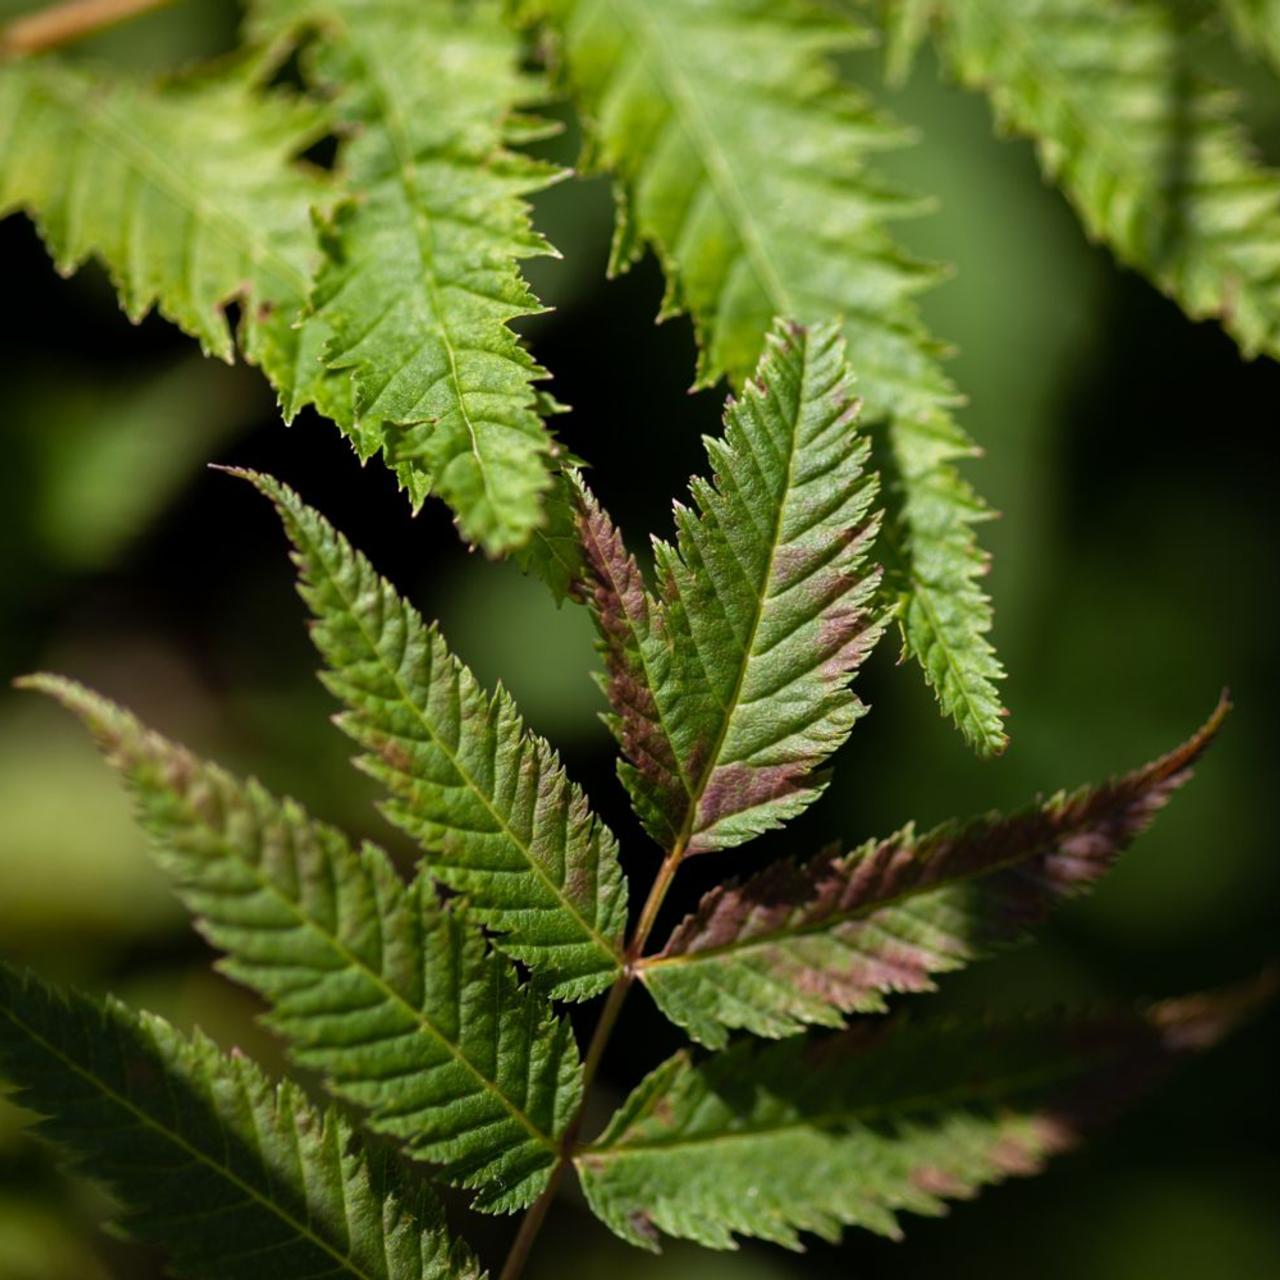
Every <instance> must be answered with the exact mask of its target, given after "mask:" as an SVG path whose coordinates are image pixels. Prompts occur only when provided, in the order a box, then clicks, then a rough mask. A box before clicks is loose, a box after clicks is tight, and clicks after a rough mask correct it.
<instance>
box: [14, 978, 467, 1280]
mask: <svg viewBox="0 0 1280 1280" xmlns="http://www.w3.org/2000/svg"><path fill="white" fill-rule="evenodd" d="M0 1075H3V1076H4V1077H5V1078H6V1079H7V1080H8V1081H9V1082H10V1083H11V1084H13V1085H15V1086H16V1087H17V1090H18V1093H17V1097H18V1100H19V1101H21V1102H22V1104H23V1105H24V1106H27V1107H30V1108H31V1109H32V1110H34V1111H37V1112H40V1113H42V1114H43V1115H44V1116H45V1117H47V1118H46V1119H44V1120H42V1121H41V1122H40V1124H39V1126H38V1129H37V1132H39V1133H40V1134H41V1135H43V1136H45V1137H47V1138H49V1139H51V1140H52V1141H54V1142H56V1143H57V1144H58V1145H59V1146H60V1147H62V1148H64V1149H65V1150H66V1151H68V1152H70V1153H72V1154H73V1155H74V1156H76V1157H77V1158H78V1160H79V1161H80V1163H81V1164H82V1165H83V1167H84V1168H85V1169H86V1170H87V1171H88V1172H90V1173H92V1174H93V1175H94V1176H95V1177H98V1178H102V1179H104V1180H105V1181H106V1182H107V1183H108V1184H109V1185H110V1186H111V1188H112V1189H113V1191H115V1193H116V1194H117V1196H118V1197H119V1199H120V1200H121V1201H122V1202H123V1204H124V1206H125V1207H124V1209H123V1210H122V1211H121V1214H120V1219H119V1222H120V1225H121V1226H122V1227H123V1228H124V1229H125V1230H126V1231H127V1232H128V1233H129V1234H130V1235H131V1236H133V1237H134V1238H136V1239H139V1240H145V1241H149V1242H152V1243H156V1244H160V1245H162V1246H164V1248H165V1249H166V1250H167V1252H168V1255H169V1260H170V1263H171V1266H172V1268H173V1271H172V1274H174V1275H179V1276H188V1277H204V1278H205V1280H278V1278H279V1277H282V1276H333V1277H338V1276H346V1277H353V1278H358V1280H480V1268H479V1266H478V1265H477V1264H476V1262H475V1260H474V1259H473V1258H472V1257H471V1256H470V1254H469V1253H468V1252H467V1251H466V1249H465V1248H464V1247H463V1246H462V1245H460V1244H455V1243H451V1242H450V1240H449V1239H448V1236H447V1235H446V1232H445V1225H444V1215H443V1213H442V1210H441V1208H440V1205H439V1203H438V1202H437V1201H436V1199H435V1197H434V1196H433V1195H431V1194H430V1192H429V1191H428V1190H427V1189H426V1188H425V1187H423V1186H421V1185H420V1184H419V1185H414V1184H412V1183H410V1182H409V1180H408V1179H407V1178H405V1177H404V1176H403V1175H402V1173H401V1172H400V1170H399V1169H398V1168H397V1166H396V1164H395V1163H394V1162H393V1160H391V1159H390V1158H389V1157H388V1155H387V1153H386V1152H384V1151H366V1150H364V1149H363V1147H362V1145H361V1144H360V1143H359V1141H358V1139H357V1138H356V1137H355V1135H354V1134H353V1133H352V1130H351V1127H350V1125H349V1124H348V1123H347V1122H346V1121H345V1120H343V1119H342V1118H341V1117H340V1116H339V1115H337V1114H336V1113H334V1112H327V1113H324V1114H321V1113H320V1112H318V1111H316V1110H315V1109H313V1108H312V1107H311V1105H310V1104H309V1103H308V1102H307V1100H306V1099H305V1097H304V1096H303V1094H302V1092H301V1090H299V1089H298V1088H297V1087H296V1086H295V1085H293V1084H292V1083H289V1082H287V1081H286V1082H285V1083H284V1084H282V1085H280V1086H278V1087H277V1086H273V1085H272V1084H271V1083H270V1082H269V1081H268V1080H267V1079H266V1077H265V1076H264V1075H263V1074H262V1072H261V1071H260V1070H259V1069H258V1068H257V1067H255V1066H254V1065H253V1063H252V1062H250V1061H249V1060H248V1059H247V1058H245V1057H244V1056H243V1055H242V1054H231V1055H224V1054H222V1053H220V1052H219V1051H218V1049H217V1047H216V1046H215V1045H214V1044H213V1043H212V1042H211V1041H209V1040H208V1039H206V1038H205V1037H204V1036H202V1035H200V1034H198V1033H197V1035H196V1036H195V1037H194V1038H193V1039H190V1040H188V1039H186V1038H184V1037H183V1036H181V1035H179V1034H178V1032H176V1031H175V1030H174V1029H173V1028H172V1027H170V1026H168V1025H167V1024H166V1023H165V1022H163V1021H162V1020H161V1019H159V1018H156V1017H154V1016H150V1015H147V1014H141V1015H139V1014H135V1013H133V1012H132V1011H130V1010H129V1009H127V1008H126V1007H125V1006H124V1005H122V1004H121V1003H119V1002H118V1001H116V1000H108V1001H107V1002H106V1003H105V1004H99V1003H98V1002H96V1001H92V1000H89V999H86V998H85V997H83V996H79V995H69V996H63V995H60V994H57V993H55V992H53V991H51V990H50V989H49V988H48V987H46V986H45V985H44V984H43V983H41V982H40V981H38V980H37V979H36V978H34V977H29V976H26V977H24V976H19V975H18V974H16V973H14V972H13V970H11V969H10V968H8V967H7V966H4V965H0Z"/></svg>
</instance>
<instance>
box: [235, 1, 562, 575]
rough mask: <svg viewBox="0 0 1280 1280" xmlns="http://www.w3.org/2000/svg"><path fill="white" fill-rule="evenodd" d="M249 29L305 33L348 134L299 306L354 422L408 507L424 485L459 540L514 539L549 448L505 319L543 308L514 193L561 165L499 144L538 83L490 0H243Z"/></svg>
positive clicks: (528, 521)
mask: <svg viewBox="0 0 1280 1280" xmlns="http://www.w3.org/2000/svg"><path fill="white" fill-rule="evenodd" d="M253 25H254V29H255V31H257V32H258V33H260V34H278V32H279V31H281V30H284V31H290V30H292V29H293V28H296V27H299V26H313V27H315V28H318V30H319V33H320V34H319V39H318V44H317V46H316V48H315V51H314V55H315V56H314V57H313V58H312V59H311V60H310V62H309V64H308V65H309V67H310V70H311V73H312V75H311V78H312V79H313V80H315V81H317V82H318V83H319V84H320V85H321V86H322V87H323V88H324V89H326V90H327V91H328V92H330V93H331V94H333V95H334V105H335V110H336V113H337V116H338V120H339V123H340V125H341V126H342V127H343V128H344V129H346V130H347V131H349V133H350V141H348V142H347V144H346V145H345V147H344V148H343V151H342V162H343V166H344V169H345V174H346V179H347V182H348V184H349V185H350V187H351V189H352V190H353V191H354V192H355V193H357V194H356V197H355V198H353V199H352V200H351V201H350V202H349V203H348V204H346V205H345V206H344V207H343V208H342V209H341V210H340V211H339V213H338V215H337V218H336V221H335V223H334V225H333V227H332V228H331V229H330V232H329V243H328V245H327V250H328V253H327V257H326V261H325V265H324V268H323V270H322V271H321V273H320V276H319V279H318V281H317V286H316V299H315V301H316V307H317V311H318V315H319V318H320V319H321V320H322V321H323V322H324V323H325V324H326V325H327V326H328V328H329V331H330V334H331V337H330V340H329V344H328V347H327V349H326V351H325V358H326V360H327V361H328V363H329V365H330V366H331V367H333V368H336V369H349V370H350V371H351V375H352V377H353V379H354V387H355V412H356V418H357V424H358V428H357V429H360V428H361V427H364V426H366V425H367V424H374V425H373V427H372V432H373V434H372V435H371V436H370V443H372V442H373V439H374V438H375V437H376V439H378V440H379V441H380V447H381V449H382V451H383V452H384V454H385V455H386V459H387V462H388V464H389V465H390V466H392V467H393V468H394V469H395V471H396V473H397V474H398V476H399V477H400V481H401V483H402V484H403V486H404V487H405V488H406V489H407V490H408V492H409V495H410V497H411V499H412V501H413V502H414V504H415V505H417V504H419V503H421V501H422V500H423V498H424V497H425V496H426V494H427V493H429V492H431V491H434V492H436V493H438V494H439V495H440V496H441V497H442V498H444V500H445V501H446V502H448V503H449V505H450V506H451V507H452V508H453V510H454V511H455V512H456V513H457V518H458V526H459V528H460V529H461V531H462V533H463V535H464V536H465V537H466V538H467V539H468V540H469V541H472V542H476V543H479V544H480V545H482V546H483V547H484V548H485V549H486V550H488V551H490V552H491V553H494V554H498V553H502V552H506V551H510V550H512V549H514V548H517V547H520V546H522V545H524V544H525V543H526V542H527V541H528V540H529V537H530V533H531V531H532V530H533V529H534V528H535V527H537V526H538V525H540V524H541V523H542V520H543V516H542V510H541V497H542V495H543V494H544V493H545V491H546V490H547V488H548V487H549V485H550V483H551V462H550V456H551V453H552V452H553V445H552V441H551V438H550V436H549V435H548V433H547V430H546V427H545V426H544V424H543V422H542V419H541V417H540V416H539V414H538V412H537V406H536V397H535V392H534V382H535V380H536V379H539V378H543V377H545V376H546V374H545V371H544V370H542V369H540V368H539V367H538V366H537V365H536V364H535V363H534V361H533V359H532V358H531V357H530V356H529V353H528V352H527V351H526V350H525V349H524V347H523V346H522V345H521V344H520V342H519V340H518V339H517V337H516V336H515V334H514V333H513V332H512V331H511V329H510V328H509V327H508V325H509V322H510V321H511V320H513V319H515V318H516V317H518V316H525V315H532V314H534V313H536V312H538V311H540V310H541V309H542V308H541V306H540V304H539V303H538V301H537V299H536V298H535V297H534V296H533V294H532V293H530V291H529V289H528V287H527V286H526V284H525V283H524V281H523V280H522V279H521V277H520V273H519V271H518V269H517V264H518V262H519V260H520V259H521V258H527V257H531V256H534V255H538V254H546V253H550V252H552V251H551V250H550V248H549V246H548V245H547V243H546V241H545V240H543V238H542V237H541V236H540V235H538V234H537V233H536V232H534V230H533V229H532V226H531V224H530V220H529V209H528V206H527V204H526V203H525V200H524V198H523V197H525V196H526V195H528V194H529V193H530V192H533V191H537V190H539V189H541V188H543V187H545V186H547V185H548V184H549V183H551V182H553V181H555V180H557V178H558V177H559V176H561V171H560V170H558V169H556V168H555V167H554V166H551V165H547V164H543V163H540V162H537V161H534V160H531V159H529V158H528V157H527V156H521V155H517V154H515V153H514V152H511V151H509V150H507V149H506V147H505V144H506V142H507V141H508V140H509V138H510V137H512V136H513V133H514V130H515V129H516V128H517V127H518V126H519V124H520V120H519V118H518V117H514V116H513V111H514V109H515V108H517V107H519V106H520V105H522V104H524V103H526V102H528V101H531V100H532V99H534V98H535V97H536V96H538V95H539V94H540V93H541V87H540V86H539V85H538V84H537V83H536V82H535V81H534V80H533V79H532V78H531V77H530V76H527V75H525V74H524V73H522V72H521V71H520V70H519V56H520V51H519V42H518V40H517V38H516V37H515V36H513V35H512V34H511V33H510V32H509V31H508V30H507V29H506V27H505V25H504V24H503V21H502V16H501V3H500V0H479V2H478V3H473V4H467V5H463V6H459V5H457V4H452V3H448V2H447V0H258V3H257V5H256V9H255V21H254V24H253ZM367 447H368V446H367V445H366V448H367Z"/></svg>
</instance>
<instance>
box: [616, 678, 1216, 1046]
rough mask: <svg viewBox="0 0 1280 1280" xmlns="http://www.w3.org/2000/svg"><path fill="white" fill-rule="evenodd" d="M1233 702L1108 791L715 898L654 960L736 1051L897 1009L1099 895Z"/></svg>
mask: <svg viewBox="0 0 1280 1280" xmlns="http://www.w3.org/2000/svg"><path fill="white" fill-rule="evenodd" d="M1226 709H1227V704H1226V703H1225V702H1223V703H1221V704H1220V705H1219V706H1218V709H1217V710H1216V711H1215V712H1214V714H1213V716H1212V717H1211V718H1210V719H1209V720H1208V721H1207V722H1206V724H1205V725H1204V726H1203V727H1202V728H1201V729H1200V730H1198V731H1197V733H1196V734H1195V735H1194V736H1193V737H1191V738H1190V739H1189V740H1188V741H1187V742H1185V743H1183V744H1182V746H1180V747H1178V748H1177V749H1176V750H1174V751H1171V752H1170V753H1169V754H1167V755H1165V756H1163V757H1161V758H1160V759H1159V760H1156V761H1154V762H1153V763H1151V764H1149V765H1146V766H1145V767H1144V768H1141V769H1137V770H1135V771H1134V772H1132V773H1129V774H1126V775H1124V776H1122V777H1119V778H1115V779H1112V780H1111V781H1110V782H1107V783H1105V784H1103V785H1102V786H1098V787H1083V788H1081V789H1080V790H1078V791H1075V792H1072V793H1071V794H1069V795H1068V794H1063V793H1059V794H1058V795H1055V796H1053V797H1051V798H1050V799H1049V800H1046V801H1044V802H1042V803H1039V804H1035V805H1032V806H1030V807H1029V808H1026V809H1023V810H1022V811H1021V812H1018V813H1015V814H1012V815H1010V816H1008V817H1006V816H1003V815H1001V814H989V815H987V816H985V817H982V818H978V819H975V820H973V821H970V822H967V823H963V824H960V823H948V824H946V825H944V826H941V827H938V828H936V829H935V830H933V831H930V832H929V833H928V834H927V835H923V836H916V835H915V833H914V832H913V831H912V830H911V828H907V829H906V830H905V831H901V832H899V833H897V834H896V835H894V836H891V837H889V839H887V840H880V841H872V842H870V843H868V844H866V845H864V846H863V847H862V848H860V849H857V850H855V851H854V852H852V853H843V854H842V853H840V852H839V851H832V852H829V853H824V854H822V855H821V856H819V857H817V858H815V859H813V860H812V861H810V862H807V863H801V864H797V863H795V862H790V861H783V862H778V863H774V864H772V865H771V866H769V867H767V868H765V869H764V870H763V871H761V872H760V873H759V874H757V875H755V876H753V877H752V878H751V879H749V880H747V881H746V882H745V883H743V884H738V885H724V886H721V887H719V888H716V889H713V890H712V891H711V892H710V893H708V894H707V896H706V897H705V898H704V899H703V900H702V902H701V904H700V905H699V907H698V910H697V911H696V912H694V913H693V914H692V915H690V916H688V917H687V918H686V919H685V920H684V921H683V922H682V923H681V924H680V925H679V926H678V927H677V928H676V930H675V932H674V933H673V934H672V936H671V939H670V941H669V942H668V943H667V945H666V947H665V948H664V950H663V951H662V952H661V953H660V954H659V955H657V956H654V957H652V958H651V959H648V960H645V961H642V962H641V969H640V976H641V978H642V979H643V981H644V983H645V985H646V986H647V987H648V988H649V990H650V992H651V993H652V994H653V997H654V999H655V1000H656V1001H657V1003H658V1004H659V1006H661V1008H662V1009H663V1011H664V1012H665V1013H666V1014H667V1016H668V1017H670V1018H671V1019H672V1020H673V1021H675V1022H677V1023H679V1024H680V1025H681V1026H682V1027H684V1028H685V1029H686V1030H687V1031H688V1032H689V1034H690V1035H692V1036H693V1037H694V1039H696V1040H699V1041H701V1042H702V1043H704V1044H707V1045H710V1046H712V1047H720V1046H721V1045H723V1044H724V1043H725V1042H726V1040H727V1039H728V1032H729V1030H730V1029H732V1028H738V1027H741V1028H745V1029H746V1030H748V1031H751V1032H753V1033H754V1034H756V1035H763V1036H786V1035H793V1034H794V1033H796V1032H798V1031H802V1030H803V1029H804V1028H805V1027H806V1026H807V1025H809V1024H818V1025H822V1026H831V1027H835V1026H840V1025H841V1024H842V1023H843V1015H844V1014H846V1013H850V1012H857V1013H872V1012H880V1011H883V1009H884V1008H885V1007H886V1006H885V995H886V994H887V993H889V992H899V991H912V992H916V991H928V990H932V988H933V983H932V981H931V975H932V974H936V973H945V972H948V971H950V970H953V969H958V968H961V967H962V966H963V965H965V964H967V963H968V962H969V961H970V960H973V959H976V958H978V957H980V956H982V955H985V954H987V953H988V952H989V951H991V950H992V949H993V948H997V947H1001V946H1005V945H1008V944H1009V943H1012V942H1017V941H1021V940H1022V939H1024V938H1025V936H1026V933H1027V930H1028V929H1029V928H1031V926H1033V925H1035V924H1036V923H1038V922H1039V921H1040V920H1041V919H1043V918H1044V917H1045V916H1046V915H1047V914H1048V913H1049V911H1050V910H1051V909H1052V908H1053V907H1054V906H1056V905H1057V904H1058V903H1059V902H1061V901H1063V900H1064V899H1068V898H1071V897H1074V896H1076V895H1078V894H1080V893H1083V892H1084V891H1086V890H1087V889H1088V888H1090V887H1091V886H1092V885H1093V884H1094V883H1095V882H1096V881H1097V880H1098V879H1099V878H1100V877H1101V876H1102V875H1103V874H1104V873H1105V872H1106V871H1107V870H1108V869H1109V868H1110V867H1111V865H1112V864H1113V863H1114V862H1115V860H1116V859H1117V858H1118V857H1119V855H1120V853H1121V852H1122V851H1123V850H1124V849H1125V848H1126V847H1127V846H1128V845H1129V843H1130V842H1131V841H1132V840H1133V839H1134V838H1135V837H1136V836H1138V835H1139V834H1140V833H1141V832H1142V831H1143V830H1144V829H1145V828H1146V827H1147V826H1148V824H1149V823H1150V822H1151V821H1152V820H1153V819H1154V817H1155V815H1156V813H1157V812H1158V811H1159V810H1160V809H1161V808H1162V807H1163V806H1164V804H1165V802H1166V801H1167V800H1168V798H1169V796H1170V795H1171V794H1172V793H1173V792H1174V791H1175V790H1176V789H1177V788H1178V787H1180V786H1181V785H1182V784H1183V783H1184V782H1185V781H1186V780H1187V778H1189V777H1190V773H1191V767H1192V765H1193V764H1194V763H1195V761H1196V760H1197V759H1198V758H1199V757H1200V755H1201V754H1202V753H1203V752H1204V751H1205V750H1206V749H1207V748H1208V746H1209V744H1210V743H1211V742H1212V740H1213V738H1214V736H1215V735H1216V733H1217V730H1218V727H1219V725H1220V724H1221V722H1222V719H1223V717H1224V716H1225V714H1226Z"/></svg>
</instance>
